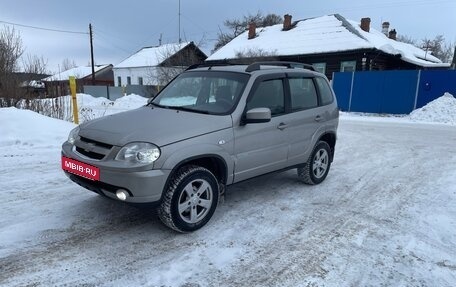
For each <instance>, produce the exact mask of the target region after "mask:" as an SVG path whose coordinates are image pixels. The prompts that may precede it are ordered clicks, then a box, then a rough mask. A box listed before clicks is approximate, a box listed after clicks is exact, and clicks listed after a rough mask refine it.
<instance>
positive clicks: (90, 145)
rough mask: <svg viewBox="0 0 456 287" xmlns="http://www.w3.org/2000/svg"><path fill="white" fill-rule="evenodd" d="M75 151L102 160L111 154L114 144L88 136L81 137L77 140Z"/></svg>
mask: <svg viewBox="0 0 456 287" xmlns="http://www.w3.org/2000/svg"><path fill="white" fill-rule="evenodd" d="M74 145H75V151H76V152H77V153H79V154H80V155H82V156H85V157H87V158H90V159H95V160H102V159H103V158H104V157H105V156H106V155H108V154H109V152H110V151H111V149H112V147H113V145H110V144H107V143H102V142H99V141H96V140H92V139H89V138H86V137H80V138H79V139H78V140H76V142H75V144H74Z"/></svg>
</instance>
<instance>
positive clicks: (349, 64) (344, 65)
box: [340, 61, 356, 72]
mask: <svg viewBox="0 0 456 287" xmlns="http://www.w3.org/2000/svg"><path fill="white" fill-rule="evenodd" d="M355 70H356V61H345V62H341V63H340V71H341V72H354V71H355Z"/></svg>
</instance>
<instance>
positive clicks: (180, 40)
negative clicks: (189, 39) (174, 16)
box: [179, 0, 182, 44]
mask: <svg viewBox="0 0 456 287" xmlns="http://www.w3.org/2000/svg"><path fill="white" fill-rule="evenodd" d="M181 42H182V39H181V0H179V44H180V43H181Z"/></svg>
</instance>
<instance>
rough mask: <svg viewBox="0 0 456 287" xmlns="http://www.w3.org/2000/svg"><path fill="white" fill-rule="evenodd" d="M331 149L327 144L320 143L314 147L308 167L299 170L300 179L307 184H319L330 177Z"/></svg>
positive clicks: (307, 163)
mask: <svg viewBox="0 0 456 287" xmlns="http://www.w3.org/2000/svg"><path fill="white" fill-rule="evenodd" d="M330 154H331V148H330V147H329V145H328V143H327V142H324V141H319V142H318V143H317V145H316V146H315V147H314V149H313V151H312V153H311V154H310V156H309V159H308V160H307V162H306V165H305V166H304V167H302V168H298V177H299V178H300V179H301V180H302V181H303V182H304V183H306V184H312V185H313V184H319V183H321V182H323V181H324V180H325V178H326V176H327V175H328V172H329V168H330V167H331V156H330Z"/></svg>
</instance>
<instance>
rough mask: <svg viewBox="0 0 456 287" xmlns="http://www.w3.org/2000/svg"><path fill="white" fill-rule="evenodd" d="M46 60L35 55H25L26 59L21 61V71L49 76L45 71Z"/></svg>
mask: <svg viewBox="0 0 456 287" xmlns="http://www.w3.org/2000/svg"><path fill="white" fill-rule="evenodd" d="M47 63H48V61H47V59H44V58H43V57H38V56H36V55H30V54H27V57H26V58H25V59H24V58H23V59H22V69H23V71H24V72H25V73H29V74H40V75H45V74H49V71H48V70H47Z"/></svg>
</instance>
